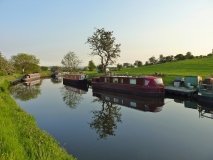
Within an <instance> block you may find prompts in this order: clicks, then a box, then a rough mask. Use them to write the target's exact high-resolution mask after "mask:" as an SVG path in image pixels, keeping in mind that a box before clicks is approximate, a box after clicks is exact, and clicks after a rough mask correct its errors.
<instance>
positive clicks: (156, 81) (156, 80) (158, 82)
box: [155, 78, 163, 84]
mask: <svg viewBox="0 0 213 160" xmlns="http://www.w3.org/2000/svg"><path fill="white" fill-rule="evenodd" d="M155 83H157V84H163V80H162V78H157V79H155Z"/></svg>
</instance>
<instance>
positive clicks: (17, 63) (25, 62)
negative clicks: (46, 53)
mask: <svg viewBox="0 0 213 160" xmlns="http://www.w3.org/2000/svg"><path fill="white" fill-rule="evenodd" d="M10 61H11V63H12V64H13V65H14V67H15V69H16V70H17V71H20V72H22V73H25V72H28V73H30V72H39V71H40V67H39V65H38V64H39V61H40V60H39V59H37V58H36V57H35V56H34V55H31V54H26V53H18V54H17V55H14V56H12V57H11V60H10Z"/></svg>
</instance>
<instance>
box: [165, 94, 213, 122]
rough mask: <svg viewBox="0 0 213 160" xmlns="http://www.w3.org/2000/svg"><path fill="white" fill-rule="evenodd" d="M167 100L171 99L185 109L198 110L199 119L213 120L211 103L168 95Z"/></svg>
mask: <svg viewBox="0 0 213 160" xmlns="http://www.w3.org/2000/svg"><path fill="white" fill-rule="evenodd" d="M166 98H171V99H173V100H174V102H176V103H183V104H184V107H185V108H191V109H195V110H197V111H198V116H199V118H210V119H213V105H212V104H211V103H204V102H200V101H198V100H196V99H193V98H192V97H183V96H171V95H170V96H168V95H167V96H166Z"/></svg>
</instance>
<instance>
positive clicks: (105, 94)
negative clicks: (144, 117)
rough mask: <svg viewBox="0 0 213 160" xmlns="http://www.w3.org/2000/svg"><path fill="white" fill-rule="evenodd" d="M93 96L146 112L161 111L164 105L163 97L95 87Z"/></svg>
mask: <svg viewBox="0 0 213 160" xmlns="http://www.w3.org/2000/svg"><path fill="white" fill-rule="evenodd" d="M93 96H95V97H98V98H100V99H101V100H104V101H109V102H111V103H115V104H118V105H121V106H125V107H128V108H132V109H136V110H139V111H144V112H160V111H162V109H163V105H164V98H163V97H159V98H157V97H142V96H137V95H129V94H124V93H117V92H112V91H105V90H98V89H93Z"/></svg>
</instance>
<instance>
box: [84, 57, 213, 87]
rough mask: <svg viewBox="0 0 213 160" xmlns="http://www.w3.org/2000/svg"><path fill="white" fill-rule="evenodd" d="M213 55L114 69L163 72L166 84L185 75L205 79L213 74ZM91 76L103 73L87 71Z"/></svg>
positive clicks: (140, 73)
mask: <svg viewBox="0 0 213 160" xmlns="http://www.w3.org/2000/svg"><path fill="white" fill-rule="evenodd" d="M212 62H213V56H211V57H205V58H198V59H191V60H182V61H177V62H167V63H163V64H156V65H150V66H143V67H138V68H124V69H122V70H121V71H112V72H114V73H116V74H117V75H121V74H126V73H127V72H128V74H129V75H153V74H155V72H158V73H162V74H163V76H162V78H163V81H164V84H165V85H171V84H172V82H173V80H174V79H175V78H176V77H184V76H202V77H203V79H204V78H206V77H209V76H210V74H213V70H212V68H213V63H212ZM87 74H89V75H90V77H93V76H97V75H103V73H102V74H100V73H99V74H98V73H97V72H95V71H92V72H87Z"/></svg>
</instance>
